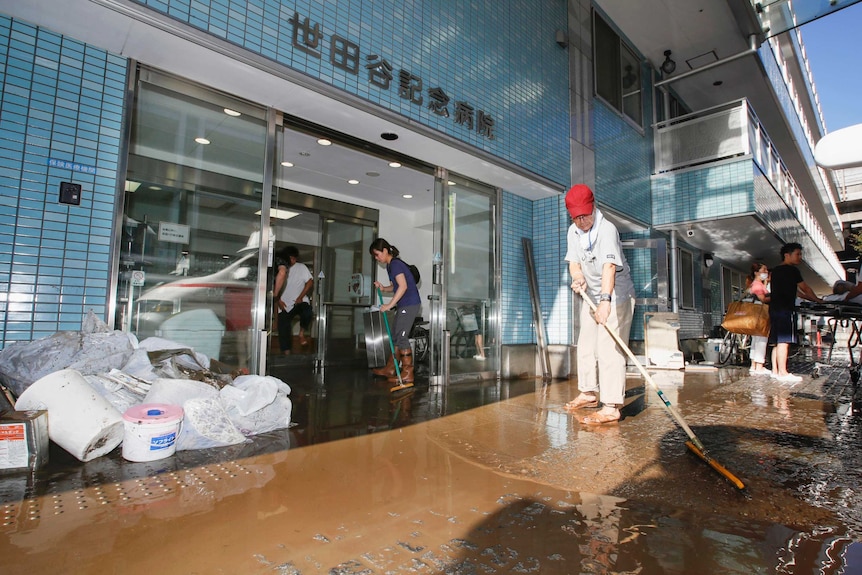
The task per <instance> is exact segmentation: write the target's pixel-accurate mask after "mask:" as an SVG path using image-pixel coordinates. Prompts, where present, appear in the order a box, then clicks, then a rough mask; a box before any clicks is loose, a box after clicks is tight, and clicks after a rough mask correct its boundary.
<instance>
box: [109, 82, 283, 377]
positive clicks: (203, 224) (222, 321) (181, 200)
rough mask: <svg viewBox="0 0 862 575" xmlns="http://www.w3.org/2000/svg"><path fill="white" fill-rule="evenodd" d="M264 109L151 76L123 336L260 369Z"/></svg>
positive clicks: (140, 138) (136, 177) (131, 164)
mask: <svg viewBox="0 0 862 575" xmlns="http://www.w3.org/2000/svg"><path fill="white" fill-rule="evenodd" d="M266 115H267V112H266V110H265V109H263V108H260V107H257V106H253V105H251V104H249V103H247V102H244V101H240V100H237V99H235V98H231V97H229V96H226V95H224V94H220V93H217V92H214V91H210V90H207V89H204V88H201V87H199V86H196V85H193V84H189V83H186V82H182V81H180V80H177V79H175V78H172V77H168V76H163V75H161V74H159V73H157V72H154V71H150V70H146V69H142V70H141V71H140V73H139V77H138V81H137V85H136V101H135V107H134V112H133V117H132V137H131V142H130V153H129V158H128V167H127V174H126V196H125V204H124V214H123V224H122V237H121V245H120V252H119V274H118V284H117V285H118V288H117V296H116V301H117V306H116V310H117V315H116V324H117V327H120V328H122V329H125V330H127V331H130V332H132V333H134V334H136V335H137V336H138V338H139V339H144V338H146V337H149V336H160V337H163V338H166V339H171V340H174V341H177V342H179V343H182V344H185V345H188V346H189V347H192V348H194V349H195V350H196V351H199V352H201V353H204V354H205V355H207V356H208V357H210V358H211V359H215V360H219V361H222V362H224V363H227V364H229V365H231V366H236V367H248V366H249V365H250V363H251V357H250V356H251V355H252V353H251V350H252V346H251V345H250V343H251V342H250V336H251V332H252V330H253V329H254V315H253V310H254V305H255V298H256V287H257V285H258V275H259V274H258V256H259V249H260V229H261V215H260V214H261V192H262V186H263V181H264V177H263V175H264V172H265V169H266V166H265V164H266V159H265V158H266V154H265V149H266V133H267V123H266Z"/></svg>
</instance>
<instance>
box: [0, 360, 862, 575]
mask: <svg viewBox="0 0 862 575" xmlns="http://www.w3.org/2000/svg"><path fill="white" fill-rule="evenodd" d="M814 365H815V364H814V363H813V361H807V362H799V363H797V364H796V365H794V366H792V367H795V371H797V373H798V372H800V369H805V370H807V371H808V372H811V371H812V369H811V368H812V367H813V366H814ZM817 371H818V372H819V377H817V378H813V377H811V375H806V377H805V378H804V380H803V381H802V382H800V383H797V384H781V383H778V382H776V381H774V380H771V379H769V378H763V377H749V376H748V374H747V371H744V370H741V369H733V368H728V369H721V370H714V371H699V372H688V373H682V372H656V373H655V374H654V376H653V377H654V380H655V381H656V383H657V384H658V385H659V386H660V387H661V389H662V391H663V393H664V394H665V396H666V397H667V398H668V399H669V400H670V402H671V403H672V404H674V405H675V406H676V407H677V408H678V410H679V412H680V413H681V414H682V415H683V416H684V417H685V419H686V421H687V422H688V424H689V425H690V426H691V428H692V430H693V431H694V432H695V433H696V434H697V436H698V437H699V438H700V439H701V440H702V441H703V443H704V444H705V445H706V447H707V449H708V451H709V454H710V455H711V456H712V457H714V458H715V459H716V460H717V461H719V462H720V463H721V464H722V465H724V466H725V467H727V468H728V469H730V470H731V471H732V472H733V473H734V474H735V475H736V476H738V477H739V478H740V479H742V481H743V482H744V483H745V484H746V489H745V490H744V491H739V490H737V489H736V488H734V487H733V486H732V485H731V484H730V483H729V482H728V481H726V480H725V479H724V478H723V477H722V476H721V475H719V474H718V473H716V472H715V471H714V470H712V469H711V468H710V467H709V466H708V465H706V464H705V463H704V462H703V461H702V460H700V459H698V458H697V457H695V456H694V455H693V454H692V453H691V452H689V451H688V450H687V449H686V448H685V446H684V441H685V439H686V436H685V433H684V432H683V431H682V430H681V429H680V428H679V427H678V426H677V425H676V424H675V423H674V421H673V420H672V419H671V418H670V417H669V415H668V414H667V413H666V411H665V409H664V407H663V405H662V404H661V402H660V401H659V400H658V398H657V397H656V395H655V394H654V393H653V392H652V391H650V390H649V389H645V387H644V381H643V379H641V378H639V377H631V378H630V379H629V380H628V394H627V405H626V407H625V409H624V410H623V414H624V418H623V420H622V421H621V422H619V423H618V424H611V425H607V426H600V427H586V426H582V425H580V424H578V423H577V421H576V420H575V418H574V417H572V415H571V414H569V413H567V412H566V411H565V410H564V409H563V405H564V403H565V402H566V401H568V400H569V399H571V398H572V397H574V395H575V394H576V393H577V391H576V386H575V383H574V382H569V381H564V382H553V383H551V384H550V385H542V383H541V382H532V381H529V382H523V381H522V382H511V383H506V382H504V383H501V384H495V383H493V382H491V383H488V382H486V383H484V384H458V385H453V386H450V388H449V389H448V390H446V391H445V392H443V391H440V390H434V389H428V388H427V387H423V386H421V385H420V386H417V389H416V391H415V392H413V393H411V394H409V395H406V396H403V397H393V396H391V395H389V394H386V393H384V392H381V391H380V389H378V387H379V386H376V384H374V383H373V382H369V381H368V380H367V379H366V378H365V377H364V374H362V375H356V376H355V377H352V378H351V377H346V376H345V377H343V378H342V379H340V380H339V381H337V382H335V381H333V382H330V381H329V379H328V378H327V381H326V383H325V384H322V382H319V384H318V383H314V382H312V383H311V384H310V385H309V386H307V387H306V386H304V385H299V386H297V385H296V384H294V383H293V382H290V381H289V379H287V378H285V379H286V380H287V381H289V382H290V383H291V384H292V385H294V394H292V397H295V417H294V421H297V423H299V425H297V426H296V427H294V428H292V429H290V430H288V431H285V432H280V433H271V434H267V435H266V436H265V437H261V438H258V439H256V440H255V441H254V442H252V443H249V444H245V445H241V446H234V447H233V448H228V449H223V450H201V451H195V452H181V453H178V454H177V455H176V456H174V457H171V458H169V459H165V460H161V461H157V462H150V463H137V464H133V463H128V462H124V461H122V460H121V459H120V458H117V457H114V456H113V455H112V456H110V457H103V458H100V459H98V460H95V461H92V462H89V463H88V464H77V465H75V464H72V463H69V464H68V465H64V464H63V463H62V462H60V461H55V462H53V463H52V464H51V467H49V468H48V469H46V470H44V471H41V472H40V473H39V474H38V475H37V476H36V477H32V478H31V477H28V476H19V475H16V476H0V498H2V499H0V501H2V505H0V509H2V523H0V571H2V573H4V574H5V573H14V574H17V573H21V574H25V573H26V574H27V575H32V574H33V573H87V574H97V573H123V574H127V573H128V574H136V573H151V572H160V573H189V574H191V573H206V574H210V573H226V574H240V573H241V574H246V573H249V574H257V573H260V574H264V573H278V574H300V573H302V574H308V573H332V574H351V573H363V574H377V573H380V574H383V573H455V574H472V573H542V574H545V573H680V574H682V573H746V574H749V573H806V574H809V573H810V574H815V573H854V572H859V571H862V546H860V543H859V541H860V537H859V534H860V533H862V514H860V512H859V511H858V510H859V509H860V495H859V493H860V491H862V489H860V479H862V477H860V474H862V465H860V464H862V453H860V450H862V448H860V443H859V439H860V437H859V435H860V429H859V426H860V421H859V419H860V418H859V415H858V411H859V410H858V406H857V405H856V404H855V403H854V394H855V391H856V390H855V389H854V386H853V384H852V383H851V382H850V377H849V372H848V369H847V368H846V362H841V361H840V360H836V361H833V365H831V366H823V367H821V368H820V369H818V370H817ZM298 387H300V388H303V389H302V390H301V391H300V390H298V389H297V388H298ZM336 398H339V399H336ZM345 398H350V399H349V400H347V399H345ZM51 455H52V457H53V456H54V452H53V451H52V454H51Z"/></svg>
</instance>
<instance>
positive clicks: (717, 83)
mask: <svg viewBox="0 0 862 575" xmlns="http://www.w3.org/2000/svg"><path fill="white" fill-rule="evenodd" d="M722 84H724V82H723V81H722V80H716V81H715V82H713V83H712V85H713V86H721V85H722Z"/></svg>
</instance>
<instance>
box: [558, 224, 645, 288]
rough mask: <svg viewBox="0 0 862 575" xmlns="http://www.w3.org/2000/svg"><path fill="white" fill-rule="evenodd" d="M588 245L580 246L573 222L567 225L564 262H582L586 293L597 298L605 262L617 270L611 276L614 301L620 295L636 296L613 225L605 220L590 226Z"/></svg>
mask: <svg viewBox="0 0 862 575" xmlns="http://www.w3.org/2000/svg"><path fill="white" fill-rule="evenodd" d="M588 236H589V240H588V241H587V246H588V247H587V248H586V249H585V248H584V247H583V246H582V245H581V238H580V236H579V234H578V228H577V226H576V225H575V224H572V225H570V226H569V231H568V234H567V235H566V242H567V250H566V261H567V262H577V263H579V264H581V270H582V271H583V273H584V279H585V280H586V281H587V293H588V294H589V296H590V297H592V298H593V301H594V302H597V301H598V298H599V295H601V291H602V267H603V266H604V264H606V263H612V264H614V266H616V269H617V273H616V277H615V278H614V293H612V294H611V297H612V298H613V299H614V300H617V299H619V298H626V299H628V298H633V297H635V288H634V284H633V283H632V276H631V270H630V269H629V264H628V262H627V261H626V257H625V255H623V246H622V242H620V234H619V232H617V228H616V226H615V225H614V224H612V223H611V222H609V221H608V220H606V219H602V221H601V222H599V225H598V227H596V226H593V228H592V229H591V230H590V232H589V234H588Z"/></svg>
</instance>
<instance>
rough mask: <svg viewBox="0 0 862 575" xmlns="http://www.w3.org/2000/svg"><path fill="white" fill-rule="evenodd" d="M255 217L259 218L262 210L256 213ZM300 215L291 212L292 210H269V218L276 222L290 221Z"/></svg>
mask: <svg viewBox="0 0 862 575" xmlns="http://www.w3.org/2000/svg"><path fill="white" fill-rule="evenodd" d="M254 215H256V216H259V215H260V210H258V211H256V212H255V213H254ZM298 215H299V212H291V211H290V210H280V209H278V208H269V217H270V218H271V219H276V220H289V219H290V218H295V217H296V216H298Z"/></svg>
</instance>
